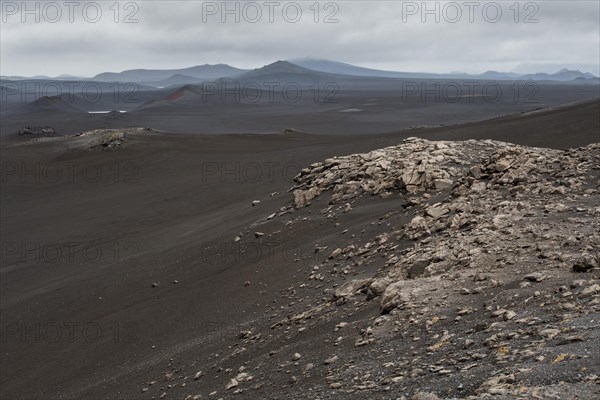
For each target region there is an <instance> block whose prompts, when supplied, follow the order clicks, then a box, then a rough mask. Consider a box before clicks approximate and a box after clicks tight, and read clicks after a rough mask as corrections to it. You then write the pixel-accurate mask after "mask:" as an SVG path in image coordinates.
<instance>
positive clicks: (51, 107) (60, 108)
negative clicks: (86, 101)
mask: <svg viewBox="0 0 600 400" xmlns="http://www.w3.org/2000/svg"><path fill="white" fill-rule="evenodd" d="M19 111H21V112H27V113H29V112H36V113H39V112H53V113H56V112H70V113H81V112H84V111H83V110H80V109H79V108H77V107H75V106H73V105H71V104H70V103H69V102H67V101H65V100H64V99H63V98H62V96H44V97H40V98H39V99H37V100H35V101H32V102H31V103H29V104H26V105H25V106H23V107H22V108H21V109H20V110H19Z"/></svg>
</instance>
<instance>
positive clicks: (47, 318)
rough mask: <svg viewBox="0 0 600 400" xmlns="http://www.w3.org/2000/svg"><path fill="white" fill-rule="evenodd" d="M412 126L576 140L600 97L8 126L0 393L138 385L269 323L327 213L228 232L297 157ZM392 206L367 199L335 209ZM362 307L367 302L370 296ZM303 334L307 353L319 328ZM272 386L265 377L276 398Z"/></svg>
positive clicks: (275, 202) (392, 140)
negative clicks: (295, 126)
mask: <svg viewBox="0 0 600 400" xmlns="http://www.w3.org/2000/svg"><path fill="white" fill-rule="evenodd" d="M409 136H420V137H425V138H428V139H442V138H444V139H460V140H463V139H467V138H492V139H498V140H504V141H509V142H514V143H518V144H525V145H534V146H540V147H552V148H568V147H576V146H581V145H584V144H587V143H591V142H598V141H600V103H599V102H598V101H596V102H593V103H586V104H580V105H576V106H570V107H566V108H562V109H557V110H552V111H544V112H538V113H533V114H530V115H518V116H511V117H503V118H498V119H495V120H490V121H484V122H479V123H473V124H468V125H464V126H454V127H449V128H440V129H424V130H410V131H402V132H398V133H390V134H383V135H370V136H368V137H365V136H350V137H340V136H328V135H307V134H279V135H184V134H161V133H147V134H139V135H130V136H129V137H128V138H127V143H126V146H124V147H123V148H120V149H118V150H115V151H86V150H78V149H73V150H65V149H64V145H63V142H60V141H53V140H47V141H41V142H38V143H35V144H22V143H23V142H22V141H19V140H17V139H16V138H11V139H8V138H4V139H3V141H2V148H1V156H2V167H3V171H2V191H1V206H2V207H1V220H2V224H1V233H2V268H1V269H0V277H1V283H0V287H1V297H0V300H1V317H0V318H1V323H2V342H1V345H2V349H1V354H2V368H1V369H2V376H1V381H0V386H1V397H2V398H6V399H53V398H70V399H74V398H77V399H84V398H85V399H100V398H126V399H136V398H140V399H142V398H144V399H146V398H151V395H150V393H142V392H141V388H143V387H147V382H148V381H150V380H152V379H153V377H154V378H158V377H161V376H164V372H165V371H167V370H168V369H169V368H168V366H169V365H170V359H172V358H173V359H174V361H173V362H176V363H178V364H177V365H190V364H192V363H195V365H196V367H194V371H187V372H188V373H189V374H192V375H193V374H194V373H195V370H203V371H207V370H209V369H210V366H211V365H212V364H213V362H212V361H211V360H210V359H211V357H210V356H211V354H213V353H223V352H225V353H229V352H231V349H228V346H231V345H233V344H234V343H236V339H237V336H238V333H239V331H240V330H241V326H242V325H243V324H245V323H257V322H256V321H262V322H263V324H264V323H268V319H269V315H268V314H265V313H264V310H265V304H272V305H273V306H274V307H278V306H279V304H278V303H277V301H278V299H279V297H278V294H279V293H280V292H282V291H285V290H286V288H288V287H289V286H290V285H292V284H294V285H295V284H297V283H298V278H297V277H296V276H295V274H296V272H297V270H298V268H299V267H298V264H296V263H295V262H294V259H295V258H296V255H297V254H300V257H301V256H302V254H304V255H312V254H313V249H314V246H315V244H317V243H323V242H326V241H327V240H328V237H331V236H330V235H332V234H333V233H334V232H337V231H338V230H339V229H337V228H334V227H331V226H330V227H327V228H322V227H315V229H312V230H300V231H297V232H294V235H290V234H289V233H286V234H285V235H282V239H281V240H282V241H281V243H278V244H277V245H276V246H275V247H274V248H265V247H260V246H259V247H257V248H255V249H249V250H248V251H247V252H246V253H243V254H242V253H240V249H239V248H236V245H235V243H236V242H234V238H235V237H236V235H238V234H239V232H241V231H245V230H246V229H247V228H248V227H251V226H252V225H253V224H255V223H258V222H260V221H263V220H265V219H266V218H267V216H268V215H269V214H270V213H272V212H275V211H276V210H277V209H278V208H279V207H282V206H286V205H289V204H290V203H291V201H292V198H291V194H289V193H287V190H288V189H289V188H290V187H291V186H292V185H293V182H292V178H293V176H294V175H295V174H296V173H297V172H298V171H299V168H303V167H304V166H307V165H308V164H310V163H312V162H316V161H320V160H322V159H324V158H327V157H330V156H334V155H344V154H350V153H357V152H366V151H369V150H372V149H376V148H380V147H384V146H389V145H395V144H398V143H400V142H401V141H402V139H404V138H406V137H409ZM275 192H278V194H275V195H272V196H271V194H273V193H275ZM253 200H260V203H259V204H257V205H255V206H252V201H253ZM369 207H371V208H372V209H370V208H369ZM393 208H394V207H393V204H389V202H382V203H381V204H380V203H377V204H374V205H373V206H368V205H367V206H366V208H365V209H364V211H362V212H360V213H353V214H352V215H351V216H349V217H348V218H347V219H346V220H345V221H344V225H345V226H347V227H351V226H352V225H353V224H359V223H360V224H362V223H364V222H365V221H366V220H368V219H369V218H372V216H373V215H379V214H383V213H384V212H386V211H388V210H391V209H393ZM315 218H318V215H317V216H315ZM217 253H220V255H218V254H217ZM175 281H177V283H175ZM246 281H249V282H251V285H250V286H249V287H246V286H244V283H245V282H246ZM258 282H262V284H263V285H262V286H258V285H257V283H258ZM154 283H156V284H158V285H157V286H156V285H155V286H156V287H153V284H154ZM313 295H315V296H318V295H319V294H318V292H315V293H314V294H313ZM364 312H365V318H367V317H372V316H375V315H377V314H378V312H377V310H376V305H373V310H365V311H364ZM265 321H266V322H265ZM331 328H332V327H330V326H327V327H323V329H324V330H325V329H326V330H328V331H329V330H330V329H331ZM268 333H269V332H268V330H267V332H264V334H266V335H268ZM309 339H310V338H309ZM306 345H307V347H309V348H311V350H310V351H312V352H316V353H318V352H319V351H320V348H319V346H321V342H320V341H314V342H312V341H310V340H308V341H307V343H306ZM267 352H268V351H267ZM246 357H252V355H251V354H250V355H246ZM232 367H233V366H232ZM210 375H211V376H212V375H214V371H212V372H211V373H210ZM230 375H232V374H231V373H230V374H223V376H230ZM210 379H211V378H210V376H209V377H207V378H205V380H204V381H203V386H202V387H203V389H207V388H208V387H210V382H211V381H210ZM223 379H224V378H223ZM193 383H194V381H191V382H188V385H189V386H188V388H190V387H191V385H192V384H193ZM167 384H168V383H167V382H164V381H161V382H159V383H157V384H156V385H159V386H161V387H164V386H166V385H167ZM276 388H277V386H274V387H273V388H271V389H270V390H272V393H271V392H267V393H271V395H272V396H273V397H274V398H276V397H277V389H276ZM217 389H218V390H219V393H223V386H222V383H221V382H220V381H219V384H218V387H217V386H216V384H215V390H217ZM157 390H158V389H157ZM192 391H193V390H191V389H190V390H189V391H186V390H183V391H182V392H176V394H177V393H178V394H177V396H179V395H180V394H182V393H188V392H190V393H191V392H192ZM155 392H156V391H153V392H152V393H155ZM202 393H203V398H207V397H208V393H209V392H207V391H206V390H203V391H202ZM262 395H263V396H264V395H265V393H263V394H262ZM168 397H172V395H171V394H169V396H168ZM176 398H183V397H181V396H179V397H176ZM244 398H248V397H244Z"/></svg>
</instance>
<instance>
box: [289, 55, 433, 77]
mask: <svg viewBox="0 0 600 400" xmlns="http://www.w3.org/2000/svg"><path fill="white" fill-rule="evenodd" d="M289 62H291V63H294V64H296V65H299V66H301V67H304V68H308V69H311V70H314V71H320V72H327V73H331V74H340V75H353V76H366V77H368V76H374V77H381V78H430V77H435V76H436V74H431V73H426V72H397V71H383V70H378V69H371V68H364V67H358V66H356V65H352V64H346V63H342V62H337V61H330V60H322V59H314V58H298V59H293V60H289Z"/></svg>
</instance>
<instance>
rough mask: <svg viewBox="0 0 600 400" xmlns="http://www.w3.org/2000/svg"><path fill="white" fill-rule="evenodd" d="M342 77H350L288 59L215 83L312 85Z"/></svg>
mask: <svg viewBox="0 0 600 400" xmlns="http://www.w3.org/2000/svg"><path fill="white" fill-rule="evenodd" d="M342 79H352V78H351V77H350V76H348V75H341V74H333V73H327V72H322V71H316V70H312V69H309V68H305V67H302V66H300V65H296V64H294V63H291V62H289V61H281V60H279V61H276V62H274V63H272V64H269V65H265V66H264V67H261V68H257V69H254V70H252V71H249V72H246V73H243V74H241V75H238V76H235V77H231V78H222V79H219V80H218V81H217V83H227V82H229V81H235V82H237V83H240V84H242V85H244V84H252V83H255V84H259V85H262V84H269V82H277V83H278V84H280V85H281V86H283V85H285V84H288V83H296V84H299V85H312V84H315V83H317V82H327V81H340V80H342Z"/></svg>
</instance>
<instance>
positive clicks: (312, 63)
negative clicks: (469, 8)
mask: <svg viewBox="0 0 600 400" xmlns="http://www.w3.org/2000/svg"><path fill="white" fill-rule="evenodd" d="M290 62H293V63H294V64H296V65H299V66H301V67H304V68H309V69H312V70H315V71H320V72H327V73H332V74H341V75H352V76H362V77H384V78H413V79H418V78H422V79H430V78H431V79H486V80H550V81H572V80H575V79H577V78H584V79H594V78H596V77H595V76H594V75H593V74H590V73H583V72H581V71H577V70H569V69H566V68H565V69H562V70H560V71H558V72H556V73H554V74H546V73H536V74H527V75H521V74H517V73H514V72H498V71H486V72H484V73H483V74H466V73H464V72H451V73H448V74H433V73H426V72H397V71H383V70H377V69H370V68H363V67H358V66H356V65H352V64H346V63H341V62H337V61H330V60H322V59H313V58H299V59H294V60H290Z"/></svg>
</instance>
